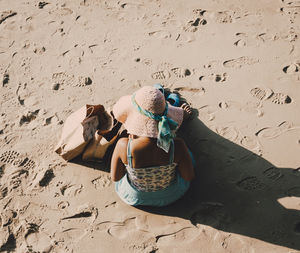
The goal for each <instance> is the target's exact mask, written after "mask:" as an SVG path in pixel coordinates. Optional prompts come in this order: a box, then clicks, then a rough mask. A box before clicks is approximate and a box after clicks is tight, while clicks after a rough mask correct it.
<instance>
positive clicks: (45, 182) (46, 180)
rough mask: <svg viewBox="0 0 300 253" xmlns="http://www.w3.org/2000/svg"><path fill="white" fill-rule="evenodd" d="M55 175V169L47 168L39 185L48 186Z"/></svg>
mask: <svg viewBox="0 0 300 253" xmlns="http://www.w3.org/2000/svg"><path fill="white" fill-rule="evenodd" d="M54 177H55V175H54V173H53V169H48V170H46V171H45V173H44V175H43V177H42V179H41V180H40V181H39V186H41V187H46V186H48V185H49V184H50V182H51V180H52V179H53V178H54Z"/></svg>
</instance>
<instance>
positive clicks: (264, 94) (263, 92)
mask: <svg viewBox="0 0 300 253" xmlns="http://www.w3.org/2000/svg"><path fill="white" fill-rule="evenodd" d="M250 94H251V95H252V96H253V97H255V98H257V99H259V100H261V101H262V100H267V101H270V102H272V103H274V104H278V105H283V104H289V103H291V102H292V99H291V98H290V97H289V96H288V95H286V94H283V93H274V92H273V91H272V90H271V89H269V88H259V87H256V88H253V89H251V90H250Z"/></svg>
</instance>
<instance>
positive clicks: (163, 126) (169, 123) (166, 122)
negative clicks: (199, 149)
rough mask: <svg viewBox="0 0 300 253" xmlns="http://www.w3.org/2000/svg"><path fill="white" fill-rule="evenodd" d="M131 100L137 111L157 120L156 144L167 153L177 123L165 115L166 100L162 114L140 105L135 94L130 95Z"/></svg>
mask: <svg viewBox="0 0 300 253" xmlns="http://www.w3.org/2000/svg"><path fill="white" fill-rule="evenodd" d="M131 101H132V104H133V105H134V107H135V108H136V109H137V111H138V112H140V113H141V114H143V115H145V116H147V117H149V118H151V119H154V120H156V121H158V136H157V146H158V147H160V148H161V149H163V150H164V151H165V152H167V153H168V152H169V149H170V145H171V142H172V140H173V138H174V137H175V130H176V129H177V127H178V123H177V122H176V121H174V120H173V119H171V118H169V117H168V116H167V114H168V103H167V102H166V109H165V111H164V114H163V115H162V116H160V115H158V114H154V113H152V112H150V111H147V110H145V109H143V108H142V107H140V106H139V105H138V104H137V103H136V101H135V94H133V95H132V97H131Z"/></svg>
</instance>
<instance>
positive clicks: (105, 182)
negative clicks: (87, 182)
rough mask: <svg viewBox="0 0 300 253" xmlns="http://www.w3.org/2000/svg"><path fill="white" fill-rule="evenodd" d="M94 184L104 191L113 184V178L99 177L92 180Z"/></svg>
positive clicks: (107, 176)
mask: <svg viewBox="0 0 300 253" xmlns="http://www.w3.org/2000/svg"><path fill="white" fill-rule="evenodd" d="M92 184H93V185H94V186H95V188H96V189H97V190H98V189H103V188H105V187H108V186H110V184H111V178H110V176H109V175H102V176H100V177H97V178H95V179H93V180H92Z"/></svg>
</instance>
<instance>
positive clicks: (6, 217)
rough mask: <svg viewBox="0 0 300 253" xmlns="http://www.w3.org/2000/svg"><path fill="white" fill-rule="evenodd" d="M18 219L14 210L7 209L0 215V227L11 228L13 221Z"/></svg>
mask: <svg viewBox="0 0 300 253" xmlns="http://www.w3.org/2000/svg"><path fill="white" fill-rule="evenodd" d="M16 217H17V213H16V212H15V211H14V210H11V209H6V210H3V211H2V212H1V214H0V222H1V223H0V225H1V226H2V227H6V226H9V225H10V224H12V223H13V220H14V219H15V218H16Z"/></svg>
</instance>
